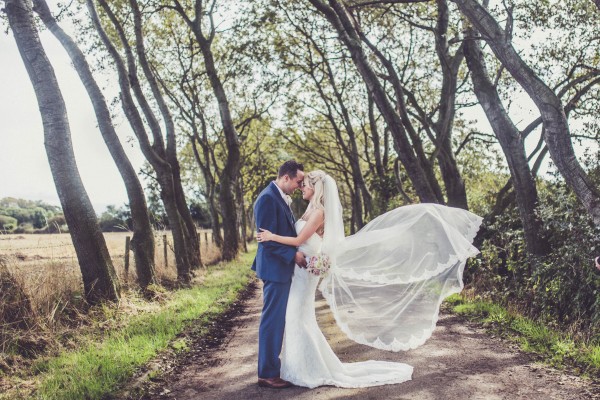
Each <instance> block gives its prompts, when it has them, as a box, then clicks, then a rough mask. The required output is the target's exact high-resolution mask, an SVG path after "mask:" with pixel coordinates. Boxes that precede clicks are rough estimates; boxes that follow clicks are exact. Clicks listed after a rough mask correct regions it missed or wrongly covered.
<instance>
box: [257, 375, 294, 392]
mask: <svg viewBox="0 0 600 400" xmlns="http://www.w3.org/2000/svg"><path fill="white" fill-rule="evenodd" d="M258 386H260V387H268V388H271V389H285V388H288V387H290V386H292V384H291V383H290V382H288V381H284V380H283V379H281V378H280V377H276V378H258Z"/></svg>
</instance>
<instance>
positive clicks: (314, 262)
mask: <svg viewBox="0 0 600 400" xmlns="http://www.w3.org/2000/svg"><path fill="white" fill-rule="evenodd" d="M330 267H331V260H330V259H329V256H328V255H327V254H323V253H319V254H317V255H316V256H311V257H309V258H308V263H307V265H306V269H308V272H310V273H311V274H315V275H324V274H325V273H327V271H329V268H330Z"/></svg>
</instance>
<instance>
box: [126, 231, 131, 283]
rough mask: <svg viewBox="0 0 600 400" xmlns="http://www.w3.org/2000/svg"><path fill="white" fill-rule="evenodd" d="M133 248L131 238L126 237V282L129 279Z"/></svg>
mask: <svg viewBox="0 0 600 400" xmlns="http://www.w3.org/2000/svg"><path fill="white" fill-rule="evenodd" d="M130 248H131V237H130V236H125V282H127V280H128V279H129V249H130Z"/></svg>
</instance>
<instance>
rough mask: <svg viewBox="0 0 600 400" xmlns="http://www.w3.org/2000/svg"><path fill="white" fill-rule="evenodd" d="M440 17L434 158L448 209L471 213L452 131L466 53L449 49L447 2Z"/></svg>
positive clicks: (439, 2) (442, 0)
mask: <svg viewBox="0 0 600 400" xmlns="http://www.w3.org/2000/svg"><path fill="white" fill-rule="evenodd" d="M436 3H437V7H438V17H437V22H436V27H435V30H434V34H435V49H436V53H437V55H438V58H439V60H440V66H441V69H442V91H441V95H440V102H439V104H440V108H439V117H438V120H437V122H436V123H435V124H434V128H435V131H436V134H437V135H436V136H437V137H436V143H435V145H436V146H435V154H436V157H437V159H438V163H439V166H440V171H441V173H442V179H443V181H444V185H445V187H446V196H447V197H448V205H449V206H452V207H460V208H463V209H465V210H466V209H468V204H467V191H466V189H465V183H464V181H463V179H462V177H461V175H460V170H459V169H458V165H457V164H456V159H455V158H454V152H453V150H452V129H453V127H454V116H455V113H456V91H457V80H458V78H457V76H458V70H459V68H460V65H461V63H462V60H463V57H464V55H463V51H462V49H458V50H457V52H456V54H454V56H452V55H451V54H450V52H449V45H448V20H449V10H448V4H447V2H446V0H437V2H436Z"/></svg>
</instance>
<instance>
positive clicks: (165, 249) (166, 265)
mask: <svg viewBox="0 0 600 400" xmlns="http://www.w3.org/2000/svg"><path fill="white" fill-rule="evenodd" d="M163 249H164V251H163V252H164V254H165V268H168V267H169V259H168V258H167V235H163Z"/></svg>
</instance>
